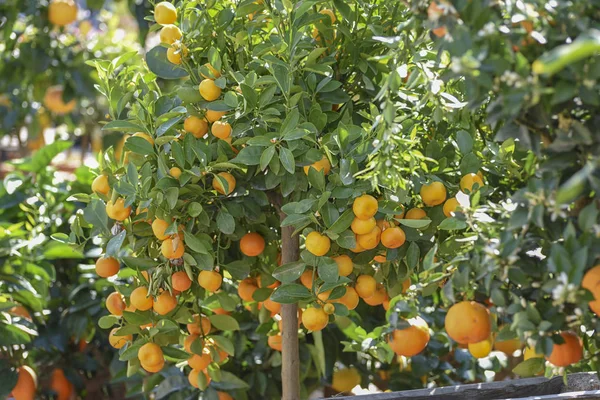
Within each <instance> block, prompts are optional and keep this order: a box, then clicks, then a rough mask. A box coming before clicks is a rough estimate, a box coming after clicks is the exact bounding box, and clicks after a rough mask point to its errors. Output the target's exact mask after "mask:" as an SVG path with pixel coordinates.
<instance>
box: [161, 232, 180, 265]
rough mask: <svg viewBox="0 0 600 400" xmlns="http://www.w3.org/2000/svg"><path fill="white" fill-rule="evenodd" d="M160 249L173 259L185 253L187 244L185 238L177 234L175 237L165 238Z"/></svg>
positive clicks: (164, 254) (163, 253)
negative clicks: (184, 242) (182, 238)
mask: <svg viewBox="0 0 600 400" xmlns="http://www.w3.org/2000/svg"><path fill="white" fill-rule="evenodd" d="M160 251H161V253H162V255H163V256H165V257H166V258H168V259H169V260H173V259H176V258H181V257H183V253H184V252H185V245H184V244H183V240H181V238H180V237H178V236H175V238H173V239H171V238H168V239H165V240H164V241H163V242H162V245H161V246H160Z"/></svg>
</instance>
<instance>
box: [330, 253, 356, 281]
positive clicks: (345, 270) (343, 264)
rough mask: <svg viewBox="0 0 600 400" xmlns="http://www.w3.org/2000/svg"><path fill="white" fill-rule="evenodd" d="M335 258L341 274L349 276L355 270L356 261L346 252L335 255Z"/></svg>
mask: <svg viewBox="0 0 600 400" xmlns="http://www.w3.org/2000/svg"><path fill="white" fill-rule="evenodd" d="M333 260H334V261H335V263H336V264H337V267H338V273H339V275H340V276H348V275H350V274H351V273H352V270H354V263H353V262H352V259H351V258H350V257H348V256H347V255H345V254H343V255H341V256H337V257H333Z"/></svg>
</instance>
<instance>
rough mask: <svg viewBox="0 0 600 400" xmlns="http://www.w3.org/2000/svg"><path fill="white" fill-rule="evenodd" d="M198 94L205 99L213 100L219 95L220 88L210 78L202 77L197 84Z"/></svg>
mask: <svg viewBox="0 0 600 400" xmlns="http://www.w3.org/2000/svg"><path fill="white" fill-rule="evenodd" d="M198 90H199V91H200V96H202V98H203V99H204V100H206V101H215V100H216V99H218V98H219V97H221V88H220V87H218V86H217V85H216V84H215V82H214V81H213V80H212V79H204V80H203V81H202V82H200V85H199V86H198Z"/></svg>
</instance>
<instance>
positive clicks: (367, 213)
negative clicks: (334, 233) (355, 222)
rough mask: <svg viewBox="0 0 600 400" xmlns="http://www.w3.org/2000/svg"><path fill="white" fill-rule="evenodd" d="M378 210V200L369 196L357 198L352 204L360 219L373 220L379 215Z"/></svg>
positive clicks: (355, 213) (364, 195)
mask: <svg viewBox="0 0 600 400" xmlns="http://www.w3.org/2000/svg"><path fill="white" fill-rule="evenodd" d="M378 209H379V204H377V199H376V198H375V197H373V196H371V195H368V194H363V195H362V196H359V197H357V198H356V199H354V202H353V203H352V211H353V212H354V215H355V216H356V218H358V219H369V218H372V217H374V216H375V214H377V210H378Z"/></svg>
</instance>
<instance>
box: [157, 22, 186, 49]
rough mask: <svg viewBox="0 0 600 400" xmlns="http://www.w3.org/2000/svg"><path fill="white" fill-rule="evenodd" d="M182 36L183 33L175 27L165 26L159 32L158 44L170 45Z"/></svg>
mask: <svg viewBox="0 0 600 400" xmlns="http://www.w3.org/2000/svg"><path fill="white" fill-rule="evenodd" d="M182 36H183V33H181V30H180V29H179V28H178V27H176V26H175V25H165V26H163V28H162V29H161V30H160V42H161V43H164V44H168V45H172V44H173V43H175V42H176V41H178V40H179V39H181V37H182Z"/></svg>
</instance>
